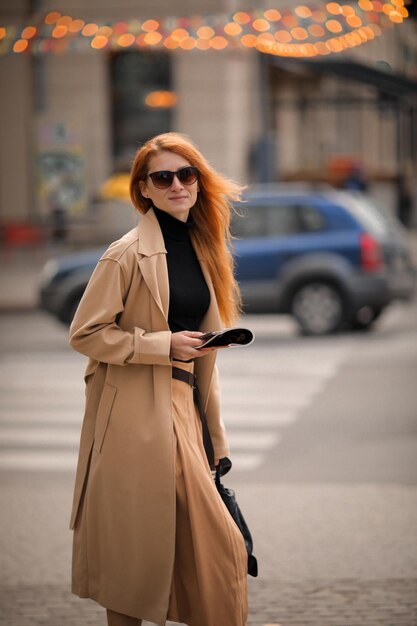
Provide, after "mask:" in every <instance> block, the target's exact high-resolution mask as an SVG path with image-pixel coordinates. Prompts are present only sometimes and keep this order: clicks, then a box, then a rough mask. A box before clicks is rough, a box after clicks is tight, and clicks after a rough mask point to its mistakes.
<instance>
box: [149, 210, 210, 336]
mask: <svg viewBox="0 0 417 626" xmlns="http://www.w3.org/2000/svg"><path fill="white" fill-rule="evenodd" d="M154 211H155V215H156V217H157V218H158V222H159V226H160V227H161V231H162V235H163V237H164V242H165V248H166V250H167V265H168V276H169V312H168V325H169V328H170V330H171V331H172V332H173V333H175V332H178V331H181V330H199V328H200V324H201V321H202V319H203V317H204V315H205V313H206V311H207V309H208V307H209V304H210V292H209V290H208V287H207V284H206V281H205V279H204V276H203V273H202V271H201V267H200V263H199V261H198V259H197V256H196V253H195V251H194V248H193V246H192V243H191V238H190V229H191V228H192V225H193V221H192V219H191V218H190V217H189V218H188V220H187V221H186V222H182V221H181V220H178V219H176V218H175V217H172V215H170V214H169V213H166V211H161V210H160V209H158V208H156V207H154Z"/></svg>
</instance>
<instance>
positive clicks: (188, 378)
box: [172, 367, 215, 469]
mask: <svg viewBox="0 0 417 626" xmlns="http://www.w3.org/2000/svg"><path fill="white" fill-rule="evenodd" d="M172 378H176V379H177V380H181V381H182V382H184V383H187V384H188V385H190V387H192V388H193V396H194V402H195V403H196V405H197V409H198V412H199V414H200V419H201V424H202V426H203V444H204V449H205V451H206V456H207V460H208V462H209V465H210V468H211V469H215V465H214V450H213V443H212V441H211V437H210V432H209V429H208V425H207V418H206V414H205V411H204V407H203V402H202V400H201V395H200V392H199V390H198V387H197V377H196V376H194V374H191V372H186V371H185V370H183V369H181V367H173V368H172Z"/></svg>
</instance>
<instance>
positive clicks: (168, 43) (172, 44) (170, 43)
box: [164, 36, 179, 50]
mask: <svg viewBox="0 0 417 626" xmlns="http://www.w3.org/2000/svg"><path fill="white" fill-rule="evenodd" d="M178 45H179V44H178V41H177V40H176V39H173V37H171V36H169V37H167V38H166V39H165V40H164V46H165V48H168V50H174V49H175V48H178Z"/></svg>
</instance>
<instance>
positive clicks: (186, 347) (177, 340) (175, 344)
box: [171, 330, 216, 361]
mask: <svg viewBox="0 0 417 626" xmlns="http://www.w3.org/2000/svg"><path fill="white" fill-rule="evenodd" d="M203 334H204V333H200V331H192V330H182V331H180V332H178V333H172V336H171V358H172V359H179V360H180V361H189V360H190V359H195V358H196V357H200V356H204V355H205V354H208V353H209V352H211V351H212V350H216V348H202V349H201V350H197V349H196V348H198V346H201V344H202V343H203V342H202V341H201V340H200V339H199V337H201V335H203Z"/></svg>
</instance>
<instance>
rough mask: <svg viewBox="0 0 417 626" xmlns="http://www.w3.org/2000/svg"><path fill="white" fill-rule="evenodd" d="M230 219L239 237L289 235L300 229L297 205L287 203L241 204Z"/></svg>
mask: <svg viewBox="0 0 417 626" xmlns="http://www.w3.org/2000/svg"><path fill="white" fill-rule="evenodd" d="M239 214H240V215H239V216H235V217H234V219H233V221H232V233H233V235H234V236H235V237H238V238H239V239H246V238H249V237H266V236H277V235H289V234H293V233H296V232H298V231H299V230H300V227H299V219H298V215H297V207H295V206H288V205H276V204H275V205H266V206H265V205H256V206H255V205H252V206H250V205H243V206H240V207H239Z"/></svg>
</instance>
